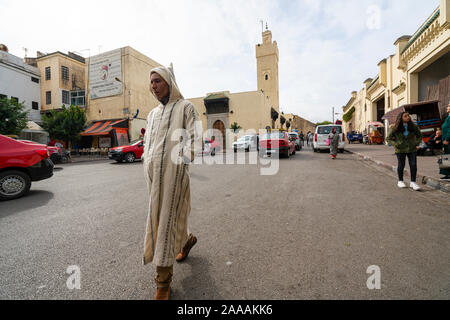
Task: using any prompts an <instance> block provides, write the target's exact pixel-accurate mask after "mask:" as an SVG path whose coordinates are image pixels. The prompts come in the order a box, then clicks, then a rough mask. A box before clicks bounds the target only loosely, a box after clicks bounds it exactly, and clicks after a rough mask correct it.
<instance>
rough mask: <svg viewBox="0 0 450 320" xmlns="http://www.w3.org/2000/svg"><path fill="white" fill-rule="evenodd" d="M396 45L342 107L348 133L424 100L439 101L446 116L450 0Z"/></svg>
mask: <svg viewBox="0 0 450 320" xmlns="http://www.w3.org/2000/svg"><path fill="white" fill-rule="evenodd" d="M394 46H395V48H396V50H395V53H394V54H393V55H391V56H389V57H387V58H386V59H383V60H382V61H380V62H379V63H378V67H379V72H378V75H377V76H376V77H375V78H374V79H371V78H369V79H367V80H366V81H364V87H363V88H362V89H361V90H360V91H359V92H356V91H355V92H352V97H351V98H350V100H349V101H348V102H347V104H346V105H345V106H344V107H343V111H344V115H346V116H344V117H346V118H348V121H346V123H345V130H346V131H347V132H348V131H359V132H365V130H366V129H367V123H369V122H375V121H378V122H383V121H384V120H383V117H384V116H385V114H386V113H388V112H391V111H393V110H397V108H399V107H402V106H403V105H407V104H415V103H421V102H424V101H431V100H439V107H440V110H441V116H443V115H444V113H445V109H446V106H447V104H448V101H449V100H450V90H449V89H448V88H449V87H450V0H441V2H440V5H439V7H438V8H437V9H436V10H434V11H433V13H432V14H431V15H430V17H429V18H428V19H427V20H426V21H425V22H424V23H423V24H422V25H421V26H420V27H419V29H418V30H417V31H416V32H415V33H414V34H413V35H412V36H402V37H400V38H398V39H397V40H396V41H395V42H394ZM385 124H386V125H389V124H390V123H388V122H385ZM386 132H387V130H386Z"/></svg>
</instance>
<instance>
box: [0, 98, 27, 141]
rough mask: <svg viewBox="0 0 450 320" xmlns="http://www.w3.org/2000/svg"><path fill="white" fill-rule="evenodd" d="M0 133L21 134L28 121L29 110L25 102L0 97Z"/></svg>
mask: <svg viewBox="0 0 450 320" xmlns="http://www.w3.org/2000/svg"><path fill="white" fill-rule="evenodd" d="M0 119H1V120H0V134H3V135H6V134H8V135H19V134H20V132H21V131H22V130H23V129H25V127H26V126H27V122H28V110H26V106H25V105H24V104H23V103H19V102H16V101H15V100H11V99H8V98H1V99H0Z"/></svg>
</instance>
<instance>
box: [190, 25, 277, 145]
mask: <svg viewBox="0 0 450 320" xmlns="http://www.w3.org/2000/svg"><path fill="white" fill-rule="evenodd" d="M262 40H263V41H262V43H261V44H258V45H256V60H257V83H258V88H257V90H256V91H249V92H238V93H230V92H229V91H222V92H213V93H208V94H207V95H206V96H205V97H198V98H191V99H188V100H189V101H191V102H192V103H193V104H194V105H195V106H196V108H197V110H198V111H199V113H200V115H201V118H202V122H203V128H204V129H205V130H209V131H207V133H206V135H207V136H208V137H209V138H212V137H213V136H214V137H215V136H216V135H217V131H216V133H214V132H213V131H212V130H218V131H219V132H220V135H221V136H222V141H221V143H222V145H223V146H225V147H226V148H230V147H231V145H232V143H233V142H234V141H235V140H236V136H235V134H233V133H232V132H227V130H228V131H229V129H231V127H232V126H233V124H237V126H239V127H241V130H240V131H239V134H245V133H250V132H251V131H253V132H254V133H259V131H260V130H265V129H267V128H278V127H280V112H279V110H280V107H279V105H280V102H279V79H278V61H279V52H278V46H277V42H276V41H272V32H271V31H270V30H266V31H264V32H263V34H262Z"/></svg>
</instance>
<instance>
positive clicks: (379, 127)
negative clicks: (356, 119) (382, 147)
mask: <svg viewBox="0 0 450 320" xmlns="http://www.w3.org/2000/svg"><path fill="white" fill-rule="evenodd" d="M366 131H367V136H368V137H367V142H368V144H383V142H384V132H385V128H384V124H382V123H381V122H368V123H367V125H366Z"/></svg>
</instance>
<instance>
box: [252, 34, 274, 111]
mask: <svg viewBox="0 0 450 320" xmlns="http://www.w3.org/2000/svg"><path fill="white" fill-rule="evenodd" d="M262 39H263V43H262V44H258V45H257V46H256V61H257V72H258V90H262V91H264V94H265V96H266V97H268V98H269V101H270V105H271V106H272V108H273V109H275V110H276V111H277V112H278V113H279V112H280V95H279V80H278V61H279V53H278V46H277V42H276V41H272V32H271V31H270V30H268V28H267V26H266V31H264V32H263V34H262Z"/></svg>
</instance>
